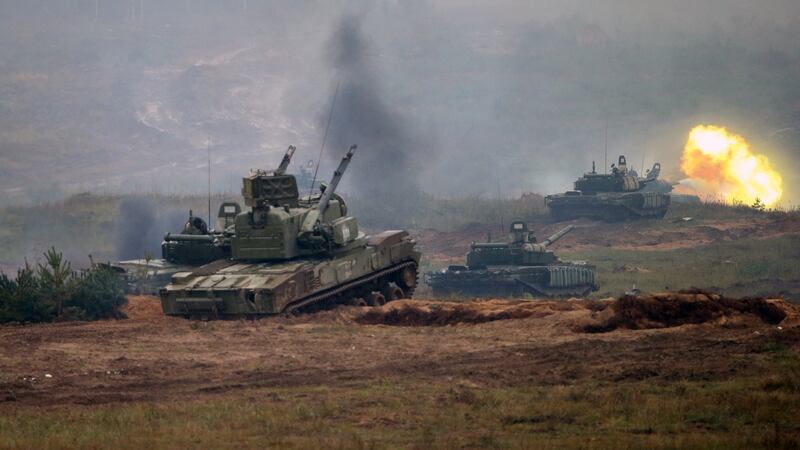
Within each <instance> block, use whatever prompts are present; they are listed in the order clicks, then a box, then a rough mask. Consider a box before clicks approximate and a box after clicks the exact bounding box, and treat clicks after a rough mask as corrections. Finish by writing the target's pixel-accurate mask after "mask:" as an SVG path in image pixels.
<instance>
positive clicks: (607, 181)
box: [545, 155, 670, 221]
mask: <svg viewBox="0 0 800 450" xmlns="http://www.w3.org/2000/svg"><path fill="white" fill-rule="evenodd" d="M592 166H593V167H592V171H591V172H589V173H586V174H584V175H583V176H582V177H580V178H578V179H577V180H576V181H575V190H573V191H567V192H564V193H562V194H554V195H548V196H546V197H545V203H546V204H547V206H548V207H549V209H550V214H551V215H552V217H553V218H554V219H555V220H557V221H562V220H569V219H574V218H578V217H592V218H596V219H603V220H607V221H620V220H626V219H638V218H644V217H653V218H659V219H660V218H663V217H664V215H665V214H666V213H667V209H669V204H670V196H669V195H668V194H666V193H664V192H651V191H647V190H646V189H645V188H646V187H647V186H648V185H649V184H651V183H655V182H656V181H657V179H658V173H659V172H660V169H661V165H660V164H656V165H654V166H653V170H651V171H650V172H648V175H647V177H645V178H640V177H638V176H635V175H631V174H629V173H628V168H627V164H626V161H625V156H623V155H620V157H619V160H618V165H617V166H616V167H615V166H614V164H612V165H611V169H612V170H611V173H610V174H599V173H597V172H595V170H594V164H592ZM654 171H655V174H653V172H654Z"/></svg>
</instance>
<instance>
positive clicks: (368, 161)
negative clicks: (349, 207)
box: [320, 16, 423, 217]
mask: <svg viewBox="0 0 800 450" xmlns="http://www.w3.org/2000/svg"><path fill="white" fill-rule="evenodd" d="M372 57H373V53H372V49H371V48H370V47H369V45H368V43H367V41H366V40H365V39H364V36H363V35H362V32H361V27H360V22H359V19H358V18H357V17H352V16H349V17H345V18H344V19H343V20H342V21H341V23H340V24H339V26H338V27H337V28H336V30H335V32H334V34H333V36H332V39H331V40H330V42H329V60H330V64H331V67H332V68H333V69H334V72H335V76H336V78H337V82H338V83H339V91H338V95H337V99H336V104H335V109H334V112H333V118H332V122H331V127H330V131H329V135H328V143H327V148H328V150H326V154H327V157H328V158H329V159H330V160H331V161H333V162H334V163H336V162H338V159H339V157H341V156H342V153H343V151H344V150H345V149H346V148H347V147H348V146H349V145H351V144H357V145H358V147H359V148H358V151H357V153H356V156H355V158H354V160H353V166H352V168H351V169H350V173H348V175H346V179H347V185H348V186H351V187H352V191H353V194H355V197H356V198H357V200H358V202H357V205H356V210H357V211H361V212H366V211H369V216H371V217H378V216H380V214H381V213H382V212H387V213H388V212H389V211H391V212H392V213H394V214H396V213H398V212H399V213H403V212H404V211H408V210H409V208H411V207H412V206H413V203H414V201H415V200H416V199H417V198H419V196H420V192H421V191H420V187H419V184H418V180H419V178H418V177H419V172H420V169H421V166H422V164H421V154H420V151H421V148H422V146H421V142H422V140H423V139H422V138H421V136H420V135H419V134H418V133H415V132H414V131H413V130H412V127H411V126H409V124H408V122H407V119H406V118H405V117H403V116H402V114H400V113H399V112H397V111H395V110H393V109H392V108H391V105H388V104H386V102H385V98H384V96H383V95H382V90H383V87H382V86H381V83H380V79H379V76H378V73H377V70H376V68H375V66H374V65H373V63H372ZM327 120H328V117H327V113H326V114H325V115H324V116H320V123H321V124H322V127H323V128H324V126H325V124H326V123H325V122H326V121H327ZM373 213H377V216H376V215H373ZM392 215H393V214H392Z"/></svg>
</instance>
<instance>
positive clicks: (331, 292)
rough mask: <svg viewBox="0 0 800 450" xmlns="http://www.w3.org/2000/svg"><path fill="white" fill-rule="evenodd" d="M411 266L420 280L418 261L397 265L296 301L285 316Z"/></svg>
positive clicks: (286, 310)
mask: <svg viewBox="0 0 800 450" xmlns="http://www.w3.org/2000/svg"><path fill="white" fill-rule="evenodd" d="M409 266H412V267H414V271H415V272H416V273H417V278H419V271H418V270H417V269H418V267H417V266H418V265H417V262H416V261H413V260H410V261H405V262H401V263H399V264H395V265H393V266H390V267H387V268H385V269H383V270H380V271H378V272H375V273H372V274H370V275H367V276H365V277H362V278H359V279H356V280H353V281H350V282H347V283H345V284H342V285H339V286H336V287H334V288H331V289H328V290H326V291H323V292H318V293H316V294H312V295H310V296H308V297H305V298H302V299H299V300H296V301H294V302H293V303H291V304H289V305H288V306H287V307H286V308H285V309H284V310H283V313H284V314H289V315H292V314H297V313H300V312H301V311H302V310H303V309H304V308H307V307H310V306H312V305H319V304H323V303H325V302H326V301H327V300H331V299H333V298H334V297H336V296H338V295H339V294H342V293H344V292H347V291H349V290H351V289H357V288H359V287H361V286H363V285H365V284H367V283H369V282H371V281H374V280H377V279H378V278H381V277H384V276H388V275H392V274H394V273H396V272H399V271H400V270H403V269H405V268H406V267H409ZM417 284H418V283H416V282H415V284H414V287H413V288H411V289H410V290H409V291H410V292H408V293H407V295H408V297H411V296H412V295H414V290H415V289H416V286H417Z"/></svg>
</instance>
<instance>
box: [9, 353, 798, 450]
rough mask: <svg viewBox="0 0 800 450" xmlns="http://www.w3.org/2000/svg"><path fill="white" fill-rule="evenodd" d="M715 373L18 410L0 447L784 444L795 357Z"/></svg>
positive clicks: (274, 392) (405, 385)
mask: <svg viewBox="0 0 800 450" xmlns="http://www.w3.org/2000/svg"><path fill="white" fill-rule="evenodd" d="M761 364H763V365H764V367H763V368H762V369H763V370H760V371H759V372H757V373H758V374H759V375H751V376H739V377H735V378H732V379H730V380H727V381H715V382H708V381H687V380H678V381H674V382H658V383H648V382H641V381H639V382H633V383H617V384H606V383H597V382H586V383H583V384H574V385H556V386H552V385H547V386H542V385H532V384H525V383H524V382H523V383H521V384H519V385H517V386H511V387H504V388H480V387H477V386H475V385H473V384H471V383H468V382H459V381H457V380H455V381H451V382H447V381H445V380H440V381H439V382H429V381H421V382H415V381H414V380H408V379H399V378H385V379H376V380H372V381H366V382H364V383H363V384H361V385H359V386H349V387H336V388H325V387H307V388H294V389H271V390H267V391H260V392H249V393H247V394H244V393H243V394H241V396H240V398H235V399H233V398H224V399H218V400H204V401H200V400H198V401H191V402H161V403H135V404H126V405H108V406H99V407H69V408H67V407H64V408H56V409H50V410H28V409H20V410H17V411H16V412H15V413H13V414H6V415H3V416H0V447H2V448H40V449H50V448H93V447H98V446H102V447H113V448H122V449H125V448H143V447H147V448H153V449H156V448H187V447H203V448H230V447H236V448H265V447H281V448H586V447H592V448H609V449H612V448H613V449H619V448H719V449H731V448H748V449H752V448H796V447H797V446H798V445H800V434H799V433H798V432H800V425H798V423H800V411H798V410H797V408H796V405H797V404H798V402H800V389H798V386H800V375H799V374H800V371H798V370H797V369H798V368H800V358H799V357H798V355H797V354H796V353H792V352H781V353H780V354H777V355H775V356H774V357H772V358H769V359H768V360H766V361H765V362H763V363H761Z"/></svg>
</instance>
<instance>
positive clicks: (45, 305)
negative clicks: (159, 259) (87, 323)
mask: <svg viewBox="0 0 800 450" xmlns="http://www.w3.org/2000/svg"><path fill="white" fill-rule="evenodd" d="M44 258H45V263H44V264H40V265H39V266H38V268H37V269H36V270H34V269H32V268H31V267H30V266H28V265H26V266H25V267H24V268H22V269H19V270H18V271H17V277H16V279H11V278H9V277H8V276H7V275H5V274H4V273H1V272H0V323H33V322H52V321H54V320H97V319H104V318H120V317H123V315H122V313H120V311H119V307H120V306H122V305H123V304H124V303H125V291H124V288H123V283H122V280H120V278H119V276H118V275H117V274H116V273H115V272H113V271H112V270H111V269H110V268H109V267H107V266H103V265H93V266H92V267H91V268H90V269H88V270H84V271H79V272H77V271H73V270H72V269H71V267H70V264H69V262H67V261H65V260H64V258H63V255H62V254H61V253H58V252H57V251H56V250H55V249H53V248H51V249H50V250H48V251H47V252H46V253H45V254H44Z"/></svg>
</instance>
